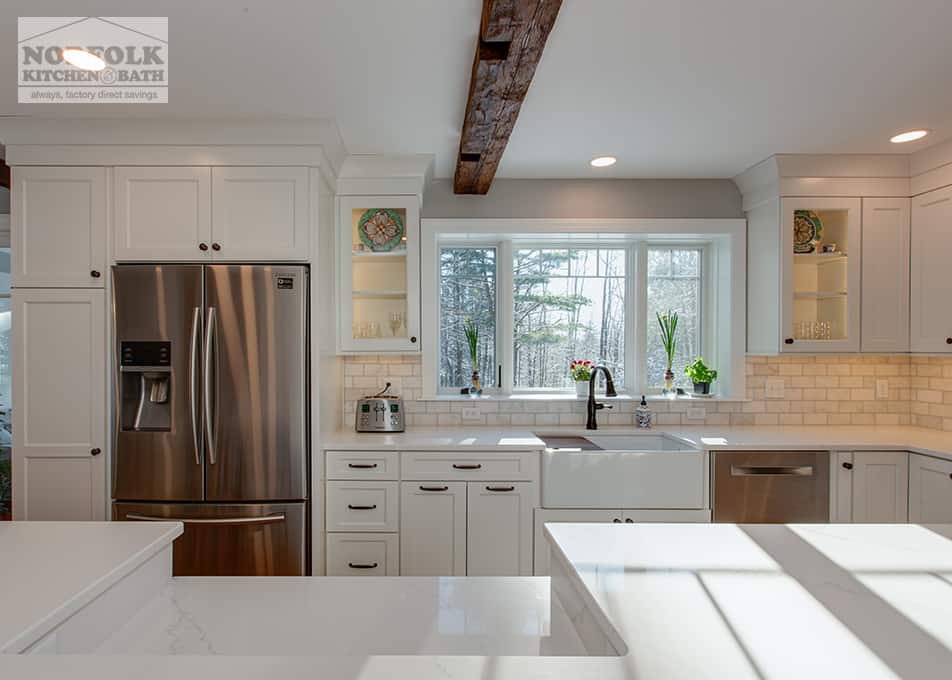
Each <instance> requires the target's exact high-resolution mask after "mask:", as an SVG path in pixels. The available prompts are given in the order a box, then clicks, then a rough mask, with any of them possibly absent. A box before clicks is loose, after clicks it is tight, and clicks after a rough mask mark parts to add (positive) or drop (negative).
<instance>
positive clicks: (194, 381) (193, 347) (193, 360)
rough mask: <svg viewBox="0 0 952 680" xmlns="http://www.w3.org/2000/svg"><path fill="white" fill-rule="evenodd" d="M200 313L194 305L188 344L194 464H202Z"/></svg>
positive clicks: (199, 308)
mask: <svg viewBox="0 0 952 680" xmlns="http://www.w3.org/2000/svg"><path fill="white" fill-rule="evenodd" d="M201 313H202V308H201V307H196V308H195V309H194V311H193V312H192V338H191V341H190V344H189V352H190V354H191V356H189V359H188V381H189V398H190V399H191V410H192V444H193V446H194V447H195V464H196V465H201V464H202V455H201V446H200V444H199V429H200V427H201V426H200V425H199V424H198V421H199V419H200V418H201V414H199V413H198V354H199V349H200V346H199V343H200V336H199V334H200V333H201V330H200V329H199V325H200V323H201Z"/></svg>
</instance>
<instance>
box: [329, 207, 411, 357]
mask: <svg viewBox="0 0 952 680" xmlns="http://www.w3.org/2000/svg"><path fill="white" fill-rule="evenodd" d="M338 209H339V220H340V221H339V225H338V239H337V241H338V272H339V276H340V281H339V284H338V287H337V288H338V293H339V298H338V313H339V330H340V347H339V349H340V351H341V352H344V353H349V352H354V353H358V352H369V353H374V354H378V353H381V352H395V353H400V354H407V353H415V352H419V351H420V199H419V197H418V196H344V197H341V198H340V199H339V203H338ZM374 235H376V238H374ZM391 324H392V325H391Z"/></svg>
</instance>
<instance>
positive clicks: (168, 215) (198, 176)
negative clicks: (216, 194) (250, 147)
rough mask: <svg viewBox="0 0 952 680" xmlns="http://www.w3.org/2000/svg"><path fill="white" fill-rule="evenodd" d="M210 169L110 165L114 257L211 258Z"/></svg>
mask: <svg viewBox="0 0 952 680" xmlns="http://www.w3.org/2000/svg"><path fill="white" fill-rule="evenodd" d="M211 198H212V191H211V169H210V168H205V167H120V168H116V170H115V202H116V215H115V237H114V250H115V257H116V259H117V260H120V261H122V260H141V261H150V260H157V261H170V260H171V261H175V260H188V261H201V260H211V254H212V250H211V243H212V208H211Z"/></svg>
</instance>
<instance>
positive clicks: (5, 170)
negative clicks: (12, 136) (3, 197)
mask: <svg viewBox="0 0 952 680" xmlns="http://www.w3.org/2000/svg"><path fill="white" fill-rule="evenodd" d="M0 187H6V188H7V189H9V188H10V166H9V165H7V164H6V162H5V161H4V160H3V159H2V158H0Z"/></svg>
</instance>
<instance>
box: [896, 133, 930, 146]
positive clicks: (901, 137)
mask: <svg viewBox="0 0 952 680" xmlns="http://www.w3.org/2000/svg"><path fill="white" fill-rule="evenodd" d="M927 134H929V131H928V130H909V132H902V133H900V134H898V135H896V136H895V137H892V138H890V140H889V141H890V142H892V143H893V144H902V143H904V142H914V141H916V140H917V139H922V138H923V137H925V136H926V135H927Z"/></svg>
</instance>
